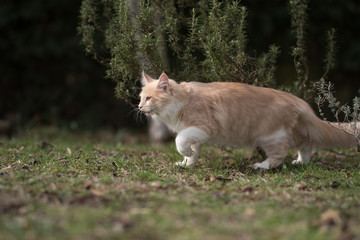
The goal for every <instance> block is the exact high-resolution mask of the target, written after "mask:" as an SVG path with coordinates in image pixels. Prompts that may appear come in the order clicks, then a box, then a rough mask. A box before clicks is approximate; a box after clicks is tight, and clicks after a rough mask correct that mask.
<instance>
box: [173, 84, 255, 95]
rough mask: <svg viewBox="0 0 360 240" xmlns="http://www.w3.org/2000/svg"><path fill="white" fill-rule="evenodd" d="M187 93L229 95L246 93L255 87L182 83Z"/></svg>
mask: <svg viewBox="0 0 360 240" xmlns="http://www.w3.org/2000/svg"><path fill="white" fill-rule="evenodd" d="M180 85H181V86H182V87H183V88H184V89H185V90H186V91H187V92H189V93H195V94H201V95H214V94H227V93H232V92H239V91H241V92H242V91H246V89H248V88H249V87H250V88H251V87H253V86H250V85H247V84H242V83H233V82H211V83H201V82H182V83H181V84H180Z"/></svg>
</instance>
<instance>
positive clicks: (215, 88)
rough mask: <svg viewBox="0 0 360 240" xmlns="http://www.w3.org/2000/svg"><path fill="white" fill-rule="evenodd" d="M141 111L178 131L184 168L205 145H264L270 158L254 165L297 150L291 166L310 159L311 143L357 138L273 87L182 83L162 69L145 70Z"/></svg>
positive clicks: (274, 162)
mask: <svg viewBox="0 0 360 240" xmlns="http://www.w3.org/2000/svg"><path fill="white" fill-rule="evenodd" d="M141 82H142V91H141V93H140V98H141V100H140V103H139V105H138V108H139V111H140V112H142V113H144V114H146V115H147V116H151V117H152V118H156V119H159V120H161V121H162V122H164V123H165V124H166V125H167V126H168V127H169V129H171V130H172V131H173V132H175V133H177V136H176V139H175V143H176V149H177V151H178V152H179V153H180V154H181V155H183V156H184V159H183V161H181V162H177V163H176V164H177V165H180V166H190V165H192V164H194V163H196V161H197V160H198V158H199V154H200V149H201V146H202V145H204V144H218V145H223V146H232V147H251V148H255V147H261V148H262V149H263V150H264V151H265V153H266V155H267V158H266V160H265V161H263V162H261V163H256V164H255V165H254V168H255V169H271V168H276V167H278V166H280V165H281V164H282V162H283V161H284V158H285V157H286V156H287V155H288V152H289V149H292V148H295V149H297V150H298V157H297V159H296V160H294V161H293V164H306V163H308V162H309V161H310V158H311V150H312V148H313V147H324V148H332V147H340V146H351V145H353V144H355V142H356V140H355V137H354V136H353V135H352V134H349V133H347V132H346V131H344V130H342V129H341V128H340V127H336V124H335V123H328V122H326V121H323V120H321V119H319V118H318V117H317V116H316V115H315V113H314V111H313V110H312V109H311V107H310V106H309V104H307V103H306V102H305V101H303V100H302V99H300V98H298V97H295V96H293V95H291V94H289V93H286V92H283V91H279V90H275V89H272V88H264V87H256V86H252V85H247V84H243V83H231V82H212V83H199V82H182V83H180V84H178V83H177V82H175V81H174V80H172V79H169V78H168V76H167V75H166V74H165V73H162V74H161V76H160V77H159V79H153V78H151V77H150V76H148V75H147V74H145V72H143V73H142V79H141Z"/></svg>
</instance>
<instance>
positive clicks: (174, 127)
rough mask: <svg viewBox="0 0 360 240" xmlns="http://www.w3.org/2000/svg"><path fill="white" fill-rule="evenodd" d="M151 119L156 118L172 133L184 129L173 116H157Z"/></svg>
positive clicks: (183, 125)
mask: <svg viewBox="0 0 360 240" xmlns="http://www.w3.org/2000/svg"><path fill="white" fill-rule="evenodd" d="M152 117H153V118H157V119H159V120H160V121H162V122H163V123H165V124H166V126H167V127H168V128H169V129H170V130H171V131H173V132H175V133H179V132H180V131H181V130H183V129H185V128H186V126H185V124H184V123H183V122H182V121H181V120H180V119H178V118H176V117H174V116H158V115H154V116H152Z"/></svg>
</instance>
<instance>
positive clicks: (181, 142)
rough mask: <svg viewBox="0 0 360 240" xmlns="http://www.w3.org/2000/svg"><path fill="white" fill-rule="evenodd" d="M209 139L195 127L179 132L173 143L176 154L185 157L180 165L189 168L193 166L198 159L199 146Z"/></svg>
mask: <svg viewBox="0 0 360 240" xmlns="http://www.w3.org/2000/svg"><path fill="white" fill-rule="evenodd" d="M209 138H210V136H209V135H208V134H207V133H206V132H205V131H203V130H201V129H200V128H197V127H189V128H185V129H184V130H182V131H181V132H179V134H178V135H177V137H176V139H175V143H176V149H177V150H178V152H179V153H180V154H181V155H183V156H184V157H185V158H184V161H183V162H181V163H182V164H181V165H182V166H184V165H185V166H189V165H191V164H194V163H195V162H196V161H197V159H198V158H199V153H200V147H201V144H202V143H204V142H206V141H207V140H208V139H209ZM178 165H180V164H178Z"/></svg>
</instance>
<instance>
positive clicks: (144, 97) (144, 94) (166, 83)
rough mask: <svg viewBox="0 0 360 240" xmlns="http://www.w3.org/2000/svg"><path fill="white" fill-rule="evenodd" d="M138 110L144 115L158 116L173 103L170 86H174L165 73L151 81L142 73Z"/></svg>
mask: <svg viewBox="0 0 360 240" xmlns="http://www.w3.org/2000/svg"><path fill="white" fill-rule="evenodd" d="M172 82H173V83H172ZM141 83H142V85H143V87H142V91H141V93H140V98H141V99H140V103H139V105H138V107H139V110H140V111H141V112H142V113H145V114H146V115H150V116H153V115H160V114H161V113H162V112H163V111H165V110H166V109H167V108H168V107H169V106H171V104H172V103H173V102H174V101H175V99H174V97H173V94H172V89H171V85H173V84H176V83H175V82H174V81H172V80H169V78H168V76H167V75H166V74H165V73H162V74H161V75H160V77H159V79H157V80H156V79H153V78H151V77H150V76H148V75H146V74H145V72H142V79H141Z"/></svg>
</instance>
